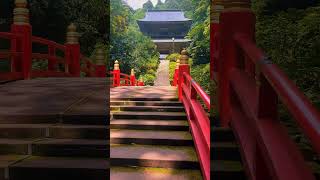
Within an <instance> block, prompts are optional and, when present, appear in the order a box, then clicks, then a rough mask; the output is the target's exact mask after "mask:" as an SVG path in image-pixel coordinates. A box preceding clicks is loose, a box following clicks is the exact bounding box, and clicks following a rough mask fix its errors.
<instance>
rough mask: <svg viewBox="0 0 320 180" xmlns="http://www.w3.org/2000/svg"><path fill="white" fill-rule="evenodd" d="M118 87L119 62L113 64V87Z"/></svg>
mask: <svg viewBox="0 0 320 180" xmlns="http://www.w3.org/2000/svg"><path fill="white" fill-rule="evenodd" d="M117 86H120V65H119V61H117V60H116V61H115V62H114V68H113V87H117Z"/></svg>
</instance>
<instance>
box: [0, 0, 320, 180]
mask: <svg viewBox="0 0 320 180" xmlns="http://www.w3.org/2000/svg"><path fill="white" fill-rule="evenodd" d="M26 7H27V4H26V2H24V1H16V9H15V13H14V14H15V17H14V23H13V25H12V28H11V29H12V30H11V32H0V40H1V41H7V44H9V47H10V48H9V50H8V49H7V50H1V51H0V60H1V62H4V63H3V64H4V66H6V67H7V68H6V69H7V71H3V72H0V79H1V82H2V85H1V86H0V97H1V102H0V108H1V111H0V152H1V153H0V164H2V166H0V169H1V172H3V173H0V176H1V177H0V179H10V180H12V179H13V180H18V179H47V180H48V179H49V180H51V179H52V180H53V179H61V178H62V179H97V180H100V179H108V178H109V172H110V174H111V176H110V177H111V179H117V180H118V179H210V177H211V179H228V180H229V179H237V180H239V179H254V180H264V179H265V180H269V179H276V180H302V179H303V180H314V179H316V178H319V174H318V173H317V171H315V170H314V169H313V167H314V165H315V163H314V162H315V161H314V160H315V159H314V158H315V157H317V155H319V153H320V143H319V139H320V116H319V112H318V111H317V109H315V108H314V107H313V105H312V104H311V102H310V101H309V100H308V99H307V98H306V97H305V96H304V95H303V93H302V92H301V91H300V90H299V89H298V88H297V87H296V86H295V84H294V83H293V82H292V81H291V80H290V79H289V78H288V77H287V76H286V75H285V74H284V73H283V72H282V71H281V70H280V69H279V68H278V67H277V65H275V64H272V61H271V60H270V59H269V58H268V57H267V56H266V55H265V54H264V53H263V51H262V50H261V49H259V48H258V47H257V46H256V44H255V40H254V28H255V17H254V14H253V13H252V12H251V11H250V9H249V7H250V3H249V2H248V1H246V0H243V1H241V0H238V1H233V0H229V1H222V2H221V1H214V2H213V8H212V9H213V19H212V20H213V21H212V24H211V28H212V33H211V39H212V41H211V42H212V44H211V47H212V51H211V52H212V54H211V55H212V57H211V65H212V69H211V75H212V76H211V79H212V84H214V85H213V86H212V87H211V88H212V90H213V91H216V92H215V93H214V94H217V95H216V96H212V98H211V100H210V96H209V95H208V94H207V93H206V92H205V91H204V90H203V89H202V88H201V86H200V85H199V84H198V83H197V82H196V81H195V80H194V79H193V78H192V76H191V75H190V66H189V65H188V58H189V57H188V53H187V51H186V50H183V51H182V52H181V57H180V59H179V61H180V64H179V65H178V66H177V69H176V71H175V75H174V82H173V85H174V86H164V87H150V86H144V84H143V82H142V81H137V80H136V78H135V73H134V70H132V72H131V74H130V75H127V74H123V73H121V72H120V67H119V62H117V61H116V62H115V65H114V70H113V71H111V72H107V70H106V66H105V61H104V59H105V57H104V51H103V50H101V49H100V50H98V51H97V54H96V56H95V58H93V59H90V58H87V57H85V56H83V55H82V54H81V53H80V45H79V42H78V33H77V32H76V27H75V25H70V26H69V27H68V32H67V41H66V43H65V44H58V43H56V42H53V41H50V40H47V39H43V38H40V37H34V36H32V27H31V25H30V24H29V17H28V14H29V13H28V9H27V8H26ZM35 44H38V45H40V46H44V47H46V49H47V51H46V52H45V53H44V52H42V51H41V52H35V48H33V46H34V45H35ZM33 61H43V63H41V64H44V66H41V68H42V69H41V68H38V69H34V68H33V67H32V64H33V63H32V62H33ZM82 76H84V77H86V78H80V77H82ZM107 77H109V78H107ZM110 79H111V82H110V83H109V82H107V80H108V81H110ZM208 83H209V82H208ZM108 85H111V86H112V88H111V92H110V95H109V94H108V91H107V89H108ZM109 97H111V101H110V104H109V100H108V99H109ZM279 102H281V103H282V104H283V105H284V106H285V107H286V108H287V109H288V111H289V113H290V114H291V115H292V116H293V118H294V119H295V121H296V123H297V125H298V126H299V127H300V128H301V134H303V135H305V136H306V137H307V138H308V139H309V141H310V144H311V146H312V147H311V149H308V150H305V149H301V148H300V147H298V145H297V144H296V143H295V142H294V141H293V140H292V139H291V138H290V134H289V133H288V132H287V130H286V128H284V126H283V124H281V121H280V120H279V116H278V104H279ZM106 107H110V108H111V113H109V111H108V110H107V108H106ZM209 113H211V114H212V117H211V118H209ZM210 119H211V120H210ZM210 124H211V125H210ZM108 134H110V138H109V136H108ZM210 135H211V141H210ZM311 150H313V151H314V155H313V154H312V153H311ZM109 154H110V158H109ZM110 163H111V166H110Z"/></svg>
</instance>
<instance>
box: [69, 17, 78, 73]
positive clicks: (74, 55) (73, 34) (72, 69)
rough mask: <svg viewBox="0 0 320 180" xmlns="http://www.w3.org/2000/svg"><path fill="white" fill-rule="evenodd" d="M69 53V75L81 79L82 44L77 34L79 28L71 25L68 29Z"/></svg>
mask: <svg viewBox="0 0 320 180" xmlns="http://www.w3.org/2000/svg"><path fill="white" fill-rule="evenodd" d="M66 47H67V53H66V54H68V57H67V58H66V61H67V63H66V64H69V73H70V74H71V75H73V76H74V77H80V44H79V34H78V33H77V27H76V26H75V25H74V24H73V23H71V24H70V25H69V26H68V28H67V42H66Z"/></svg>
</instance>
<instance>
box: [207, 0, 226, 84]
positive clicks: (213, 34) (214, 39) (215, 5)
mask: <svg viewBox="0 0 320 180" xmlns="http://www.w3.org/2000/svg"><path fill="white" fill-rule="evenodd" d="M223 9H224V6H223V3H222V0H214V1H212V5H211V24H210V79H211V80H214V79H216V78H217V77H214V75H215V74H216V73H217V71H218V64H217V62H216V61H217V57H218V34H219V29H220V25H219V22H220V13H221V11H222V10H223Z"/></svg>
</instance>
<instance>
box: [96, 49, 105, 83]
mask: <svg viewBox="0 0 320 180" xmlns="http://www.w3.org/2000/svg"><path fill="white" fill-rule="evenodd" d="M95 76H96V77H106V76H107V67H106V63H105V54H104V52H103V49H102V48H99V49H98V50H97V52H96V65H95Z"/></svg>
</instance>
